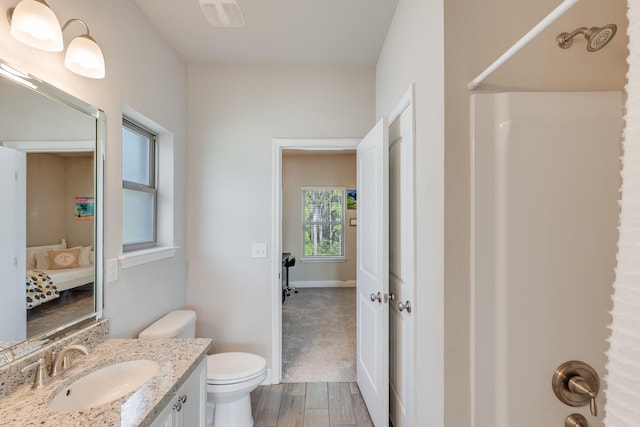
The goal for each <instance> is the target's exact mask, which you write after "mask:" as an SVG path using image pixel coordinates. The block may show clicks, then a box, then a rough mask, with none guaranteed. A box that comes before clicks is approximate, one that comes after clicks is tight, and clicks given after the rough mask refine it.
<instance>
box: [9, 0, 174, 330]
mask: <svg viewBox="0 0 640 427" xmlns="http://www.w3.org/2000/svg"><path fill="white" fill-rule="evenodd" d="M16 3H17V2H16V1H14V0H0V9H1V10H2V11H3V13H4V11H5V10H6V9H8V8H9V7H13V6H15V4H16ZM49 5H50V6H51V8H52V9H53V10H54V11H55V13H56V14H57V16H58V19H59V20H60V21H62V22H65V21H66V20H68V19H70V18H72V17H77V18H81V19H83V20H85V21H86V22H87V23H88V25H89V27H90V29H91V35H92V36H93V37H94V38H95V39H96V41H97V42H98V44H99V45H100V47H101V48H102V51H103V53H104V57H105V62H106V67H107V69H106V73H107V76H106V78H105V79H103V80H93V79H87V78H84V77H81V76H77V75H75V74H73V73H71V72H69V71H68V70H67V69H66V68H64V65H63V57H64V56H63V53H47V52H41V51H38V50H35V49H32V48H30V47H27V46H24V45H22V44H20V43H19V42H17V41H15V40H14V39H13V38H11V36H10V34H9V24H8V22H7V20H6V19H0V44H1V45H2V50H1V52H0V57H2V58H3V59H4V60H6V61H8V62H9V63H10V64H12V65H14V66H15V67H18V68H20V69H23V70H25V71H28V72H30V73H32V74H34V75H36V76H37V77H39V78H41V79H43V80H45V81H47V82H49V83H51V84H53V85H55V86H58V87H59V88H61V89H63V90H65V91H67V92H69V93H71V94H72V95H75V96H76V97H78V98H80V99H82V100H84V101H86V102H88V103H90V104H93V105H95V106H97V107H98V108H100V109H102V110H103V111H104V112H105V113H106V117H107V129H106V172H105V230H104V235H105V256H106V258H115V257H117V256H118V255H120V253H121V175H120V171H121V131H120V126H121V115H122V108H123V104H126V105H129V106H131V107H133V108H134V109H136V110H137V111H139V112H141V113H142V114H144V115H145V116H147V117H150V118H151V119H152V120H154V121H155V122H157V123H159V124H161V125H162V126H163V127H165V128H167V129H169V130H171V131H172V132H173V133H174V135H175V176H176V184H175V189H176V191H175V200H174V203H175V215H174V218H175V223H174V226H175V234H174V235H175V243H176V244H177V245H178V246H181V249H180V250H178V254H177V256H176V257H175V258H172V259H169V260H166V261H160V262H155V263H152V264H147V265H144V266H140V267H133V268H130V269H127V270H121V271H120V272H119V280H117V281H116V282H114V283H109V284H106V285H105V299H104V300H105V315H106V316H107V317H109V318H111V327H112V333H113V335H115V336H121V337H129V336H134V335H136V334H137V333H138V331H140V330H141V329H142V328H143V327H144V326H146V325H147V324H148V323H150V322H151V321H153V320H155V319H156V318H157V317H159V316H160V315H161V313H163V312H166V311H168V310H170V309H172V308H177V307H180V306H183V305H184V302H185V288H186V286H185V282H186V260H185V250H184V246H185V223H184V218H185V216H186V214H185V211H186V197H185V192H186V191H185V186H186V181H185V163H184V162H185V152H186V150H185V144H186V140H185V134H186V130H185V126H186V110H187V107H186V66H185V64H184V63H183V61H182V60H181V59H180V57H178V55H177V54H176V53H175V52H174V51H173V50H172V49H171V48H170V47H169V46H168V45H167V43H166V42H165V41H164V40H163V38H162V37H161V36H160V35H159V34H158V32H157V31H156V30H155V28H154V27H153V26H152V25H151V24H150V23H149V21H148V20H147V19H146V18H145V17H144V16H143V15H142V13H141V12H140V10H139V9H138V8H137V6H135V4H134V2H132V1H129V0H112V1H109V2H99V1H86V0H65V1H62V0H51V1H49ZM72 28H73V26H71V27H70V28H69V30H68V31H65V41H66V42H67V43H68V41H69V40H68V38H69V37H71V36H75V35H76V33H75V32H74V30H73V29H72Z"/></svg>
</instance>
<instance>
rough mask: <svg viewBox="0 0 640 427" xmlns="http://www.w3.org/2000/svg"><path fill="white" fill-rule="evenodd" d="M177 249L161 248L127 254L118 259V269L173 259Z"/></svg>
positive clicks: (176, 247) (170, 247)
mask: <svg viewBox="0 0 640 427" xmlns="http://www.w3.org/2000/svg"><path fill="white" fill-rule="evenodd" d="M178 248H179V246H161V247H157V248H150V249H142V250H139V251H131V252H127V253H125V254H122V255H120V257H119V260H120V268H123V269H124V268H129V267H135V266H137V265H142V264H148V263H150V262H155V261H160V260H161V259H166V258H173V257H174V256H175V255H176V251H177V250H178Z"/></svg>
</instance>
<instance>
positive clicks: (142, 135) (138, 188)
mask: <svg viewBox="0 0 640 427" xmlns="http://www.w3.org/2000/svg"><path fill="white" fill-rule="evenodd" d="M156 139H157V138H156V135H155V134H153V133H152V132H149V131H148V130H146V129H144V128H143V127H141V126H139V125H137V124H135V123H133V122H132V121H130V120H128V119H126V118H123V119H122V245H123V250H124V251H125V252H127V251H132V250H138V249H146V248H151V247H154V246H156V222H157V221H156V206H157V188H156V187H157V185H156Z"/></svg>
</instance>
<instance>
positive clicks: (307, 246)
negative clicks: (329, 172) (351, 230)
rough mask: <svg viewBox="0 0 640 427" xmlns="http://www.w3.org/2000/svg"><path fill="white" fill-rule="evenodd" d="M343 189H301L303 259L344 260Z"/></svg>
mask: <svg viewBox="0 0 640 427" xmlns="http://www.w3.org/2000/svg"><path fill="white" fill-rule="evenodd" d="M344 210H345V188H344V187H303V188H302V228H303V230H302V234H303V245H304V248H303V249H304V251H303V253H304V257H307V258H313V257H318V258H321V257H343V256H344Z"/></svg>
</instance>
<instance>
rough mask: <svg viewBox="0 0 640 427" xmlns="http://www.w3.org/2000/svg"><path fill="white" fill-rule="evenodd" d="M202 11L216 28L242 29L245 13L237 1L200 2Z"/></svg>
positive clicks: (213, 0) (206, 0)
mask: <svg viewBox="0 0 640 427" xmlns="http://www.w3.org/2000/svg"><path fill="white" fill-rule="evenodd" d="M199 1H200V9H202V13H203V14H204V17H205V18H207V21H208V22H209V25H211V26H212V27H214V28H242V27H244V26H245V22H244V13H242V9H241V8H240V5H239V4H238V2H236V1H235V0H199Z"/></svg>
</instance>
